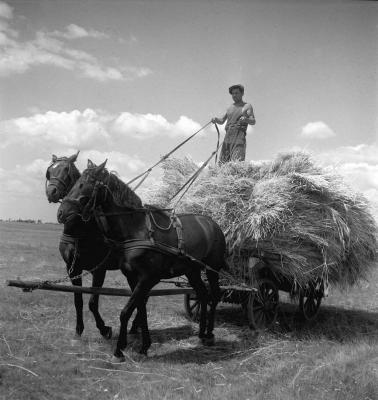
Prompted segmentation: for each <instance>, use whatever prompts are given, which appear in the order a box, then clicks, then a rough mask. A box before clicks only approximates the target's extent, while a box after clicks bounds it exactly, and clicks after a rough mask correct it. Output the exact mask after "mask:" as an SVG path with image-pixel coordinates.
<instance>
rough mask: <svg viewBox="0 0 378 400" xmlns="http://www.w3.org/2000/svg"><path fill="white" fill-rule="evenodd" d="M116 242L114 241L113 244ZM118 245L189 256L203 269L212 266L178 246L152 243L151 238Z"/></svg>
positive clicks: (132, 248)
mask: <svg viewBox="0 0 378 400" xmlns="http://www.w3.org/2000/svg"><path fill="white" fill-rule="evenodd" d="M114 244H115V243H114V242H113V245H114ZM116 245H117V246H119V247H121V248H122V249H123V250H125V251H131V250H153V251H158V252H159V253H161V254H165V255H168V256H176V257H183V258H187V259H188V260H190V261H192V262H194V263H195V264H198V265H199V266H200V267H201V268H202V269H209V268H210V267H209V266H208V265H206V264H205V263H203V262H202V261H200V260H197V259H196V258H195V257H193V256H191V255H190V254H188V253H186V252H185V251H182V250H180V249H178V248H177V247H173V246H169V245H167V244H164V243H160V242H156V241H155V243H154V244H152V243H151V242H150V241H149V240H143V239H131V240H125V241H124V242H119V243H117V244H116Z"/></svg>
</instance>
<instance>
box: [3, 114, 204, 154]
mask: <svg viewBox="0 0 378 400" xmlns="http://www.w3.org/2000/svg"><path fill="white" fill-rule="evenodd" d="M199 128H200V125H199V124H198V123H197V122H195V121H193V120H191V119H190V118H188V117H186V116H181V117H180V118H179V119H178V120H177V121H176V122H169V121H167V120H166V119H165V118H164V117H163V116H162V115H159V114H132V113H129V112H123V113H121V114H118V115H113V114H110V113H106V112H102V111H96V110H92V109H90V108H88V109H86V110H84V111H79V110H72V111H69V112H56V111H47V112H45V113H36V114H34V115H32V116H29V117H21V118H14V119H10V120H5V121H0V135H1V139H2V140H1V145H0V147H1V148H3V149H6V148H7V147H9V146H10V145H14V144H17V145H25V144H27V146H28V147H29V148H31V149H32V148H34V149H38V148H40V147H41V146H43V147H44V148H47V149H51V150H52V151H55V150H54V149H56V148H58V149H60V148H63V149H65V148H72V147H75V148H77V149H82V150H85V149H100V148H101V149H102V150H103V151H106V150H110V149H114V148H117V147H118V146H119V148H127V144H128V143H127V142H128V141H129V140H130V138H133V139H139V140H145V139H149V138H157V137H168V138H177V137H186V136H189V135H191V134H193V133H194V132H195V131H197V130H198V129H199Z"/></svg>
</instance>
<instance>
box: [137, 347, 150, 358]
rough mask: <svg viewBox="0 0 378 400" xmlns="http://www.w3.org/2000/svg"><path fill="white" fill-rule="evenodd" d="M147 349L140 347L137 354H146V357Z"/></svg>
mask: <svg viewBox="0 0 378 400" xmlns="http://www.w3.org/2000/svg"><path fill="white" fill-rule="evenodd" d="M147 351H148V349H146V348H145V347H141V348H140V349H139V351H138V353H139V354H141V355H142V356H146V357H147Z"/></svg>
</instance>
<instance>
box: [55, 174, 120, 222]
mask: <svg viewBox="0 0 378 400" xmlns="http://www.w3.org/2000/svg"><path fill="white" fill-rule="evenodd" d="M109 179H110V174H109V176H108V182H107V183H104V182H102V181H101V180H99V179H97V180H96V181H95V182H94V185H93V190H92V193H91V195H90V197H89V200H88V202H87V203H86V204H85V205H84V207H83V204H82V203H81V200H82V199H85V198H87V197H88V196H86V195H80V196H79V197H78V198H77V199H70V198H68V197H67V196H65V197H64V198H63V200H62V205H63V204H64V203H69V204H73V205H76V206H78V207H79V208H82V207H83V209H82V211H81V212H80V211H79V212H76V213H74V215H77V216H79V217H81V219H82V221H83V222H88V221H89V220H90V219H91V215H92V213H93V212H94V211H95V208H96V202H97V195H98V192H99V190H100V188H102V187H104V188H105V197H104V200H106V196H107V193H108V192H109V194H110V195H111V196H112V197H113V193H112V192H111V190H110V188H109V185H108V183H109ZM87 180H88V177H87Z"/></svg>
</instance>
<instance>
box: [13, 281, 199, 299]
mask: <svg viewBox="0 0 378 400" xmlns="http://www.w3.org/2000/svg"><path fill="white" fill-rule="evenodd" d="M6 284H7V286H13V287H18V288H21V289H24V290H25V291H27V290H34V289H41V290H53V291H55V292H71V293H89V294H100V295H107V296H125V297H129V296H131V294H132V291H131V290H130V289H115V288H107V287H101V288H99V287H87V286H68V285H57V284H53V283H41V282H36V281H21V280H18V279H17V280H10V281H7V282H6ZM189 293H194V290H193V289H192V288H172V289H153V290H151V291H150V293H149V296H166V295H176V294H189Z"/></svg>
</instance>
